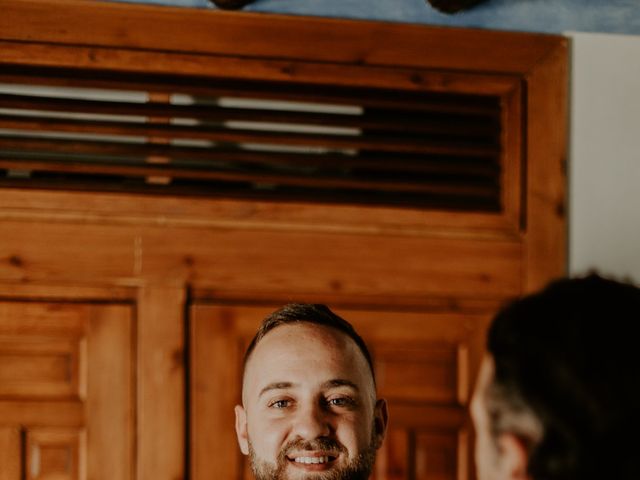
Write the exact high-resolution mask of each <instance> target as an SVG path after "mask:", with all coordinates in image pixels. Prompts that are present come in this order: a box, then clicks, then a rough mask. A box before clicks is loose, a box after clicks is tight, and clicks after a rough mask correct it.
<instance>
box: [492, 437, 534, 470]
mask: <svg viewBox="0 0 640 480" xmlns="http://www.w3.org/2000/svg"><path fill="white" fill-rule="evenodd" d="M498 450H499V465H498V470H499V471H498V475H499V476H498V477H497V478H500V479H503V480H527V479H528V478H529V475H528V473H527V464H528V456H527V449H526V447H525V445H524V443H523V441H522V440H521V439H520V438H519V437H517V436H516V435H514V434H513V433H501V434H500V436H499V437H498Z"/></svg>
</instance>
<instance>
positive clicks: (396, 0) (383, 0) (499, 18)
mask: <svg viewBox="0 0 640 480" xmlns="http://www.w3.org/2000/svg"><path fill="white" fill-rule="evenodd" d="M114 1H132V2H134V3H150V4H157V5H173V6H183V7H195V8H214V7H212V4H211V3H210V2H208V1H207V0H114ZM245 10H247V11H254V12H271V13H284V14H292V15H314V16H321V17H339V18H353V19H368V20H386V21H393V22H405V23H421V24H427V25H445V26H456V27H478V28H489V29H496V30H515V31H527V32H546V33H561V32H566V31H580V32H603V33H622V34H634V35H640V0H488V1H487V2H486V3H484V4H481V5H479V6H477V7H475V8H473V9H471V10H469V11H466V12H461V13H458V14H455V15H446V14H443V13H440V12H438V11H437V10H434V9H433V8H432V7H431V6H430V5H429V4H428V3H427V2H426V1H425V0H256V1H255V3H253V4H251V5H249V6H247V7H245Z"/></svg>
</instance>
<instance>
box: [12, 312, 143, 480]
mask: <svg viewBox="0 0 640 480" xmlns="http://www.w3.org/2000/svg"><path fill="white" fill-rule="evenodd" d="M131 313H132V312H131V308H130V307H128V306H125V305H108V304H105V305H90V304H79V303H78V304H76V303H55V302H26V301H16V302H11V301H3V302H0V365H1V366H0V425H6V426H7V427H6V428H4V429H2V430H1V433H0V442H2V444H3V446H5V447H6V448H3V453H2V454H1V455H0V471H2V472H4V471H5V469H6V471H7V472H12V471H15V470H16V469H17V470H18V471H19V472H23V473H20V475H22V477H20V478H25V479H27V480H36V479H37V480H85V479H87V478H89V479H91V480H99V479H111V478H118V479H124V480H127V479H131V478H132V472H133V438H134V437H133V433H134V415H133V405H134V391H133V389H134V385H133V378H134V376H133V356H132V352H133V345H132V340H133V325H132V314H131ZM22 462H24V464H22ZM16 465H18V466H17V467H16ZM3 475H5V476H6V475H9V474H8V473H7V474H3ZM6 478H7V479H9V478H12V477H10V476H6ZM0 479H2V480H5V478H4V477H1V476H0Z"/></svg>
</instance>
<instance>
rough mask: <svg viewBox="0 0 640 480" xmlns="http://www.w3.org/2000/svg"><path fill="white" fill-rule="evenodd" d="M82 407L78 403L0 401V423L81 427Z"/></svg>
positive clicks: (82, 422) (83, 418) (82, 418)
mask: <svg viewBox="0 0 640 480" xmlns="http://www.w3.org/2000/svg"><path fill="white" fill-rule="evenodd" d="M84 421H85V411H84V406H83V405H82V403H80V402H61V401H51V402H42V401H24V400H21V401H4V400H0V422H1V423H4V424H5V425H6V424H7V423H10V424H13V425H48V426H52V427H78V428H80V427H82V426H83V424H84Z"/></svg>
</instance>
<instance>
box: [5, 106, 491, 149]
mask: <svg viewBox="0 0 640 480" xmlns="http://www.w3.org/2000/svg"><path fill="white" fill-rule="evenodd" d="M0 128H4V129H10V130H27V131H50V132H69V133H75V134H83V133H84V134H103V135H105V134H106V135H123V136H139V137H154V138H165V139H194V140H211V141H216V142H232V143H249V144H256V143H258V144H271V145H290V146H304V147H323V148H334V149H367V150H375V151H385V152H405V153H429V154H437V155H465V156H473V157H478V156H479V157H486V156H495V155H498V154H499V152H500V148H499V146H498V145H487V144H482V143H478V144H473V143H471V142H468V141H467V142H461V141H457V140H455V139H453V140H449V141H444V140H442V139H422V138H418V137H415V136H413V137H391V136H388V137H383V136H378V135H373V134H372V135H362V136H357V135H356V136H346V135H345V136H341V135H317V134H316V135H310V134H301V133H292V132H284V133H281V132H261V131H257V130H245V129H227V128H215V127H208V128H207V127H195V126H181V125H158V124H150V123H133V122H106V121H94V120H91V121H90V120H87V121H83V120H69V119H54V118H37V117H20V116H12V115H0Z"/></svg>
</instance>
